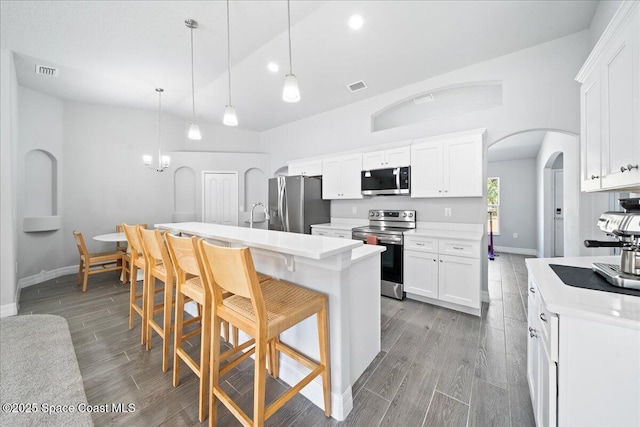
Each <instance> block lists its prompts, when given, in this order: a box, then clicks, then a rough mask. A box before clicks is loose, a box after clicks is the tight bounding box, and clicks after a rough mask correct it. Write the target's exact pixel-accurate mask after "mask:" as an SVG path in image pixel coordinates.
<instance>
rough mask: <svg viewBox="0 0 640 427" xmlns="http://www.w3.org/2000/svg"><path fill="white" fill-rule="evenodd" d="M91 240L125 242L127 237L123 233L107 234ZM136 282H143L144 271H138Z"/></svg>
mask: <svg viewBox="0 0 640 427" xmlns="http://www.w3.org/2000/svg"><path fill="white" fill-rule="evenodd" d="M93 240H96V241H98V242H110V243H117V242H126V241H127V236H126V234H125V233H124V232H123V231H120V232H117V233H107V234H99V235H97V236H93ZM127 252H129V247H128V246H127ZM136 278H137V280H138V282H139V281H141V280H144V271H143V270H142V269H138V274H137V276H136Z"/></svg>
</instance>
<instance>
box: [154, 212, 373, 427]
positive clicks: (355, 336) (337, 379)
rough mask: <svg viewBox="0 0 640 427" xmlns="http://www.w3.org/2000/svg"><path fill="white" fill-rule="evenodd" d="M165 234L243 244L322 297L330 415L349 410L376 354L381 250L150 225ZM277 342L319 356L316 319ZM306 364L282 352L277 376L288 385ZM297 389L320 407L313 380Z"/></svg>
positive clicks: (281, 235) (207, 227) (268, 234)
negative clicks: (327, 346) (356, 385)
mask: <svg viewBox="0 0 640 427" xmlns="http://www.w3.org/2000/svg"><path fill="white" fill-rule="evenodd" d="M155 227H156V228H159V229H164V230H168V231H170V232H171V233H175V234H178V233H179V234H183V235H193V236H199V237H203V238H205V239H207V240H208V241H210V242H212V243H215V244H221V245H224V246H229V247H249V248H251V255H252V257H253V261H254V264H255V266H256V269H257V270H258V271H260V272H261V273H264V274H268V275H270V276H273V277H276V278H278V279H283V280H288V281H290V282H293V283H296V284H298V285H301V286H304V287H306V288H309V289H313V290H315V291H318V292H322V293H324V294H326V295H327V296H328V298H329V341H330V347H331V348H330V353H331V416H332V417H333V418H335V419H337V420H343V419H345V418H346V416H347V415H348V414H349V412H350V411H351V409H352V407H353V400H352V393H351V386H352V384H353V383H354V382H355V381H356V380H357V379H358V377H359V376H360V375H361V374H362V373H363V372H364V370H365V369H366V368H367V366H369V364H370V363H371V362H372V361H373V359H374V358H375V357H376V355H377V354H378V352H379V351H380V271H381V270H380V253H381V252H383V251H384V247H380V246H370V245H363V244H362V242H361V241H356V240H346V239H336V238H331V237H322V236H311V235H307V234H297V233H286V232H281V231H272V230H261V229H248V228H241V227H233V226H226V225H217V224H208V223H200V222H183V223H165V224H155ZM281 340H282V341H283V342H285V343H287V344H289V345H291V346H292V347H294V348H297V349H300V350H301V351H302V352H303V353H305V354H306V355H307V356H309V357H311V358H313V359H316V360H318V359H319V352H318V336H317V326H316V320H315V318H313V317H312V318H309V319H306V320H304V321H303V322H302V323H300V324H299V325H297V326H295V327H293V328H291V329H289V330H288V331H286V332H285V333H283V334H282V335H281ZM306 373H307V372H306V368H304V367H302V366H301V365H298V364H297V363H295V362H293V361H291V360H290V359H289V358H287V357H283V356H281V360H280V378H281V379H283V380H284V381H286V382H287V383H289V384H295V383H297V382H298V381H299V380H301V379H302V378H303V377H304V376H305V375H306ZM301 393H302V394H303V395H304V396H305V397H307V398H308V399H309V400H311V401H312V402H313V403H314V404H316V405H317V406H319V407H320V408H323V407H324V404H323V397H322V383H321V380H320V377H318V378H316V379H315V380H314V381H312V382H311V383H310V384H309V385H307V386H306V387H305V388H304V389H303V390H302V391H301Z"/></svg>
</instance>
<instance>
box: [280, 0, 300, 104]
mask: <svg viewBox="0 0 640 427" xmlns="http://www.w3.org/2000/svg"><path fill="white" fill-rule="evenodd" d="M287 22H288V28H289V74H287V75H286V76H285V77H284V89H283V90H282V99H283V100H285V101H286V102H298V101H300V89H299V88H298V78H297V77H296V75H295V74H293V68H292V66H291V6H290V0H287Z"/></svg>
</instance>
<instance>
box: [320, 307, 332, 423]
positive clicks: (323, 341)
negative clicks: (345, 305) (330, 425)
mask: <svg viewBox="0 0 640 427" xmlns="http://www.w3.org/2000/svg"><path fill="white" fill-rule="evenodd" d="M328 312H329V309H328V304H327V299H326V298H325V299H324V302H323V304H322V309H321V310H320V311H319V312H318V315H317V317H318V344H319V345H320V363H321V364H322V365H323V366H324V371H322V391H323V394H324V414H325V415H326V416H327V417H329V416H331V370H330V368H329V319H328V316H327V313H328Z"/></svg>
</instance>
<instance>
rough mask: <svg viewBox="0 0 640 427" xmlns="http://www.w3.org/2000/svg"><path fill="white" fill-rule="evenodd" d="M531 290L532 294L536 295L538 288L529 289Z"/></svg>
mask: <svg viewBox="0 0 640 427" xmlns="http://www.w3.org/2000/svg"><path fill="white" fill-rule="evenodd" d="M529 290H530V291H531V293H532V294H535V293H536V288H534V287H533V286H532V287H530V288H529Z"/></svg>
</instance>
